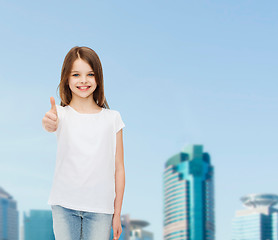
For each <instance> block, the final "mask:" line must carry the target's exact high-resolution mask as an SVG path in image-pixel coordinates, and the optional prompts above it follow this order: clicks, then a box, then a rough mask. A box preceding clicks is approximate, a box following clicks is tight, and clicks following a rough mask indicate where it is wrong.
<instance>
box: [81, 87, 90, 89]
mask: <svg viewBox="0 0 278 240" xmlns="http://www.w3.org/2000/svg"><path fill="white" fill-rule="evenodd" d="M79 88H80V89H87V88H89V87H79Z"/></svg>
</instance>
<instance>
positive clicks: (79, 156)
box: [42, 47, 125, 240]
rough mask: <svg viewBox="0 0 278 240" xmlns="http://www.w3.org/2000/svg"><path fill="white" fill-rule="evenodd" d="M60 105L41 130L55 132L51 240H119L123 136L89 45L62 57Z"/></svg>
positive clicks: (49, 114)
mask: <svg viewBox="0 0 278 240" xmlns="http://www.w3.org/2000/svg"><path fill="white" fill-rule="evenodd" d="M59 93H60V98H61V103H60V105H55V99H54V98H53V97H51V98H50V102H51V109H50V110H49V111H48V112H46V114H45V116H44V117H43V119H42V125H43V128H44V129H45V130H46V131H48V132H55V135H56V136H57V155H56V166H55V173H54V179H53V185H52V189H51V193H50V197H49V200H48V204H49V205H51V209H52V216H53V230H54V235H55V239H56V240H70V239H74V240H77V239H83V240H109V237H110V230H111V225H112V228H113V233H114V236H113V239H119V237H120V235H121V232H122V227H121V219H120V213H121V207H122V201H123V194H124V188H125V169H124V149H123V132H122V128H123V127H125V124H124V122H123V121H122V118H121V115H120V113H119V112H118V111H117V110H112V109H110V108H109V106H108V104H107V101H106V98H105V96H104V85H103V74H102V66H101V62H100V59H99V57H98V55H97V54H96V52H95V51H94V50H92V49H90V48H88V47H73V48H72V49H71V50H70V51H69V52H68V53H67V55H66V57H65V59H64V63H63V66H62V72H61V81H60V84H59Z"/></svg>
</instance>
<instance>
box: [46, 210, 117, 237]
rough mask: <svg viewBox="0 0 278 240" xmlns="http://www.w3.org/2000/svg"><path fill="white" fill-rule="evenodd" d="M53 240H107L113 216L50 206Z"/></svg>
mask: <svg viewBox="0 0 278 240" xmlns="http://www.w3.org/2000/svg"><path fill="white" fill-rule="evenodd" d="M51 209H52V218H53V231H54V235H55V240H109V239H110V232H111V226H112V218H113V214H107V213H96V212H85V211H78V210H73V209H69V208H65V207H62V206H60V205H51Z"/></svg>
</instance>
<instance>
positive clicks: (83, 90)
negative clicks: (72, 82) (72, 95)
mask: <svg viewBox="0 0 278 240" xmlns="http://www.w3.org/2000/svg"><path fill="white" fill-rule="evenodd" d="M79 87H88V88H85V89H81V88H79ZM90 88H91V86H77V89H78V90H80V91H82V92H85V91H87V90H89V89H90Z"/></svg>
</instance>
